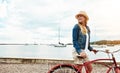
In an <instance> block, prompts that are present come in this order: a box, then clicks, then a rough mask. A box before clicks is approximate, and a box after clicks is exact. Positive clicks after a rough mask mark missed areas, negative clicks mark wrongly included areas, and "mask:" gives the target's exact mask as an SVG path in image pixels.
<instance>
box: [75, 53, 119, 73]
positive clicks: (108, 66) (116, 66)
mask: <svg viewBox="0 0 120 73" xmlns="http://www.w3.org/2000/svg"><path fill="white" fill-rule="evenodd" d="M111 55H112V58H111V59H95V60H91V61H88V62H84V63H83V64H81V66H84V67H85V70H86V73H89V72H88V70H87V68H86V66H87V65H88V64H92V63H95V62H97V61H113V62H112V63H113V64H112V66H111V65H106V64H104V63H103V62H97V63H99V64H101V65H104V66H106V67H107V68H108V70H107V72H106V73H109V72H110V70H111V69H113V68H114V70H116V69H117V68H120V67H119V66H118V65H117V62H116V59H115V57H114V55H113V53H111ZM77 69H78V71H79V72H80V70H81V69H79V68H77ZM116 73H117V72H116Z"/></svg>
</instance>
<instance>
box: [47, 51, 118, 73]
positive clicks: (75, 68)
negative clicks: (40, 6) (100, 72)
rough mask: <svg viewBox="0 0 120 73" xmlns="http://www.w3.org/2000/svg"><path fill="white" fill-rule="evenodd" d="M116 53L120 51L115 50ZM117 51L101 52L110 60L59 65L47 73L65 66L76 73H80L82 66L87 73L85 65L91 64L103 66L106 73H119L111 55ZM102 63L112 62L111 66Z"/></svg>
mask: <svg viewBox="0 0 120 73" xmlns="http://www.w3.org/2000/svg"><path fill="white" fill-rule="evenodd" d="M99 51H100V50H99ZM117 51H120V49H119V50H117ZM117 51H114V52H106V51H101V52H105V53H108V54H111V56H112V57H111V58H105V59H95V60H91V61H88V62H83V64H79V65H75V64H59V65H56V66H54V67H53V68H52V69H51V70H50V71H49V72H48V73H52V71H54V70H55V69H58V68H62V67H65V66H67V67H69V68H73V69H74V70H75V71H76V72H77V73H81V69H82V67H83V66H84V67H85V71H86V73H89V71H88V70H87V65H88V64H92V63H96V62H97V63H98V64H101V65H104V66H105V67H107V68H108V70H107V72H106V73H109V72H110V71H111V70H112V71H113V70H114V71H113V73H120V67H119V66H118V65H117V62H116V59H115V57H114V55H113V53H115V52H117ZM98 61H102V62H98ZM104 61H110V62H111V61H112V62H111V64H112V65H108V64H105V62H104ZM78 66H81V67H80V68H79V67H78Z"/></svg>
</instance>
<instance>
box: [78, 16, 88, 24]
mask: <svg viewBox="0 0 120 73" xmlns="http://www.w3.org/2000/svg"><path fill="white" fill-rule="evenodd" d="M77 20H78V22H79V23H83V22H85V21H86V18H85V16H83V15H79V16H78V17H77Z"/></svg>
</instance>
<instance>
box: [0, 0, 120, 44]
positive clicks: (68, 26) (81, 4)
mask: <svg viewBox="0 0 120 73" xmlns="http://www.w3.org/2000/svg"><path fill="white" fill-rule="evenodd" d="M0 8H2V12H0V17H1V22H0V25H1V26H4V27H0V32H1V33H0V36H1V37H0V41H1V42H34V41H35V42H38V43H39V42H46V43H47V42H48V40H49V41H50V42H57V41H58V40H57V38H58V37H57V36H58V27H59V26H60V29H61V41H62V42H71V40H72V39H71V34H72V28H73V26H74V24H76V23H77V20H76V19H75V17H74V15H75V14H76V13H78V12H79V11H80V10H85V11H86V12H87V13H88V15H89V17H90V20H89V22H88V24H89V26H90V28H91V35H92V37H91V38H92V40H95V39H97V40H99V39H120V38H119V36H120V35H119V32H118V31H120V30H119V26H120V25H119V24H120V22H119V21H120V19H119V17H120V14H119V13H120V10H119V2H118V1H117V0H100V1H94V0H92V1H88V0H76V1H64V0H57V1H56V0H12V1H9V2H7V3H6V6H5V4H2V5H0ZM6 16H7V17H6ZM3 17H6V19H2V18H3ZM2 20H3V21H2ZM46 32H47V33H46ZM109 36H111V38H108V37H109ZM3 37H4V39H3ZM5 38H6V39H5ZM43 40H44V41H43ZM53 40H54V41H53Z"/></svg>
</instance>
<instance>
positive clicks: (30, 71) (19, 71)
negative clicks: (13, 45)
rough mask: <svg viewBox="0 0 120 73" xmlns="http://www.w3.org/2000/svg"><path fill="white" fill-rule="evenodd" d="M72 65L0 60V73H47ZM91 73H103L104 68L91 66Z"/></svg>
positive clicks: (16, 59) (52, 61)
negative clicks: (56, 67)
mask: <svg viewBox="0 0 120 73" xmlns="http://www.w3.org/2000/svg"><path fill="white" fill-rule="evenodd" d="M61 63H72V64H73V60H55V59H30V58H0V73H47V72H48V70H49V69H50V68H51V67H53V66H54V65H56V64H61ZM93 68H94V70H93V72H92V73H105V70H106V68H105V67H104V66H101V65H98V64H93Z"/></svg>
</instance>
